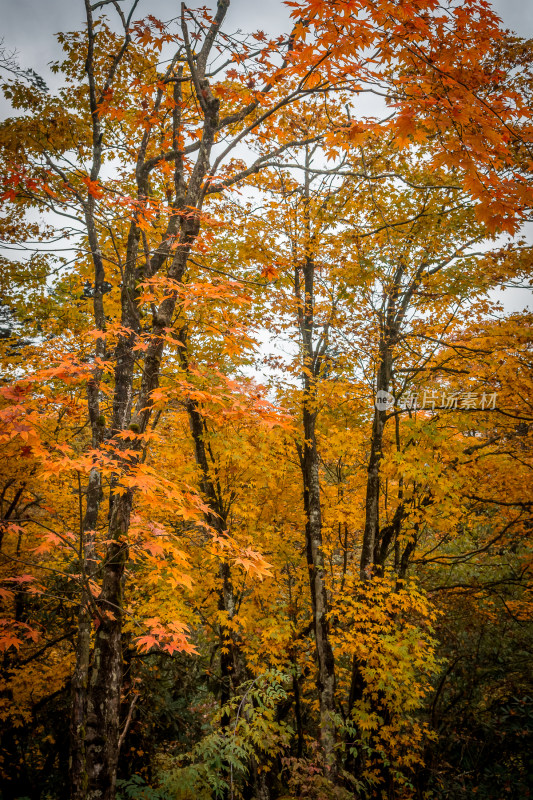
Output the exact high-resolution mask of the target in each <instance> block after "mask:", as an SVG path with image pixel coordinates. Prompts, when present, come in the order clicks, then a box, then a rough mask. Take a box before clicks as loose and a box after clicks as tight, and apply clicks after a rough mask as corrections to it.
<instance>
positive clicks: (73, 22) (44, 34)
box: [0, 0, 533, 85]
mask: <svg viewBox="0 0 533 800" xmlns="http://www.w3.org/2000/svg"><path fill="white" fill-rule="evenodd" d="M204 4H205V5H209V6H211V7H213V6H214V5H215V0H199V2H195V1H194V0H190V2H189V5H190V6H191V7H194V6H196V5H204ZM124 5H125V6H128V5H129V2H125V3H124ZM492 5H493V8H494V9H495V11H496V12H497V13H498V14H499V15H500V16H501V17H502V19H503V21H504V24H505V25H506V27H509V28H511V29H512V30H514V31H516V32H517V33H519V34H520V36H530V37H533V0H493V3H492ZM179 7H180V2H179V0H140V2H139V5H138V12H136V14H135V17H136V18H139V17H142V16H144V15H146V14H153V15H155V16H156V17H160V18H161V19H170V18H171V17H173V16H175V15H176V14H177V13H178V11H179ZM288 16H289V11H288V9H287V8H286V7H285V6H284V5H283V2H282V1H281V0H231V5H230V11H229V13H228V16H227V18H226V23H225V26H224V27H225V29H226V30H228V31H232V30H235V29H237V28H242V29H243V30H244V31H254V30H265V31H268V32H269V33H273V34H275V33H281V32H283V31H284V30H286V29H287V20H288ZM0 19H1V23H0V32H1V33H0V35H1V37H2V38H3V40H4V46H5V47H6V48H7V49H8V50H17V51H18V60H19V63H20V66H21V67H24V68H27V67H33V69H35V70H36V71H37V72H39V73H40V74H42V76H43V77H44V78H45V79H46V80H47V81H48V82H49V83H50V84H51V85H53V83H54V81H53V79H51V75H50V72H49V69H48V66H47V65H48V63H49V62H50V61H52V60H54V59H55V58H57V55H58V47H57V43H56V42H55V39H54V34H55V33H57V31H61V30H63V31H64V30H75V29H77V28H79V27H80V25H82V24H83V21H84V7H83V0H0Z"/></svg>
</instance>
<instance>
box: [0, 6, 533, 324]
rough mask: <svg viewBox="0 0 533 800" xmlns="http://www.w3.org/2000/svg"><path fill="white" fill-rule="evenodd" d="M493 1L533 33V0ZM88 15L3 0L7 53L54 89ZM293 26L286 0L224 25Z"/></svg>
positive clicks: (246, 9)
mask: <svg viewBox="0 0 533 800" xmlns="http://www.w3.org/2000/svg"><path fill="white" fill-rule="evenodd" d="M121 2H122V3H123V4H124V6H123V7H128V6H129V5H130V0H121ZM188 5H190V6H191V7H192V8H194V7H196V6H199V5H207V6H210V7H211V8H213V7H215V6H216V0H189V2H188ZM492 6H493V8H494V10H495V11H496V13H498V14H499V16H500V17H501V18H502V20H503V23H504V25H505V27H507V28H510V29H511V30H513V31H516V32H517V33H518V34H519V35H520V36H523V37H531V38H533V0H493V1H492ZM179 8H180V2H179V0H139V5H138V9H137V12H136V13H135V18H136V19H138V18H141V17H143V16H145V15H147V14H153V15H154V16H156V17H159V18H160V19H164V20H168V19H171V18H172V17H174V16H176V15H177V14H178V12H179ZM84 19H85V14H84V3H83V0H0V20H1V22H0V38H1V39H3V44H4V47H5V48H6V49H7V50H8V52H11V51H15V50H16V51H17V60H18V62H19V65H20V66H21V67H22V68H24V69H27V68H28V67H32V68H33V69H35V70H36V72H38V73H39V74H40V75H42V77H43V78H44V79H45V80H46V82H47V83H48V85H49V86H50V87H51V88H54V87H55V86H56V85H57V82H58V78H57V77H55V76H54V75H53V74H52V73H51V72H50V69H49V63H50V62H51V61H54V60H56V59H58V58H59V57H60V55H61V50H60V48H59V47H58V45H57V42H56V40H55V38H54V34H55V33H57V32H58V31H65V30H67V31H68V30H76V29H79V28H80V27H81V26H82V25H83V22H84ZM288 26H289V9H288V8H287V7H286V6H285V5H284V4H283V2H282V0H231V5H230V11H229V13H228V16H227V17H226V22H225V25H224V28H225V30H227V31H229V32H233V31H235V30H237V29H238V28H241V29H242V30H243V31H246V32H253V31H256V30H264V31H266V32H267V33H269V34H272V35H275V34H279V33H282V32H286V31H287V30H288ZM7 114H9V106H8V104H7V103H6V101H5V100H4V99H3V98H1V99H0V118H2V117H3V116H6V115H7ZM529 227H530V226H528V228H529ZM528 233H529V230H528ZM528 238H529V236H528ZM505 295H506V296H505V299H504V304H505V306H506V307H507V309H508V310H511V308H513V307H514V308H521V307H523V306H524V305H525V304H527V303H528V302H529V294H527V296H526V294H525V293H524V290H522V291H519V290H514V291H509V292H505Z"/></svg>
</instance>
